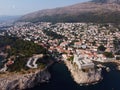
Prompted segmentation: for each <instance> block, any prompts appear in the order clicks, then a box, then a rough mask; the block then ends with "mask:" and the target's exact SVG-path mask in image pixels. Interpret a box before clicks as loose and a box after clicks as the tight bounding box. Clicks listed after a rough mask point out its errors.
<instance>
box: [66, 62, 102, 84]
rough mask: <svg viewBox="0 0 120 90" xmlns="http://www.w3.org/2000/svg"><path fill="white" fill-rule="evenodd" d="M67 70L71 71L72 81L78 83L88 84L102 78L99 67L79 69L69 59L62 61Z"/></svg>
mask: <svg viewBox="0 0 120 90" xmlns="http://www.w3.org/2000/svg"><path fill="white" fill-rule="evenodd" d="M64 63H65V64H66V66H67V67H68V70H69V71H70V72H71V76H72V77H73V79H74V81H75V82H76V83H77V84H80V85H90V84H95V83H97V82H99V81H101V80H102V79H103V77H102V75H101V72H102V70H101V69H95V68H94V69H91V70H88V71H82V70H79V69H78V68H77V67H76V66H74V65H73V64H72V63H71V62H70V61H67V60H66V61H64Z"/></svg>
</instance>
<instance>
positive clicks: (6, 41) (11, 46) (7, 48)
mask: <svg viewBox="0 0 120 90" xmlns="http://www.w3.org/2000/svg"><path fill="white" fill-rule="evenodd" d="M0 51H2V52H4V53H7V54H8V55H7V58H6V59H7V60H8V59H9V58H10V57H11V56H14V58H15V60H14V64H12V65H9V66H8V67H9V68H8V71H10V72H13V71H16V72H18V71H21V70H22V69H25V70H27V69H28V68H27V67H26V63H27V61H28V58H29V57H32V56H33V54H44V55H45V54H47V53H48V52H47V50H46V49H45V48H43V47H42V46H40V45H37V44H35V43H33V42H30V41H24V40H21V39H18V38H13V37H2V36H0ZM6 62H7V61H6Z"/></svg>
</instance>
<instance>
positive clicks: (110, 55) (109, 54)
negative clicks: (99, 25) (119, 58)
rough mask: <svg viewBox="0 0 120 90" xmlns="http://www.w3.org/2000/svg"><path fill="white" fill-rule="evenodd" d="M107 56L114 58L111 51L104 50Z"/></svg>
mask: <svg viewBox="0 0 120 90" xmlns="http://www.w3.org/2000/svg"><path fill="white" fill-rule="evenodd" d="M103 54H104V55H105V56H106V57H107V58H114V55H113V53H112V52H104V53H103Z"/></svg>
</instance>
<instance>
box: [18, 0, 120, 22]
mask: <svg viewBox="0 0 120 90" xmlns="http://www.w3.org/2000/svg"><path fill="white" fill-rule="evenodd" d="M119 3H120V0H93V1H90V2H85V3H78V4H75V5H71V6H67V7H61V8H55V9H46V10H40V11H36V12H33V13H30V14H27V15H24V16H22V17H21V18H20V19H19V21H31V22H39V21H43V22H46V21H48V22H49V21H50V22H98V23H99V22H111V23H120V18H119V17H120V4H119Z"/></svg>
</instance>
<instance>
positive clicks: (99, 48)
mask: <svg viewBox="0 0 120 90" xmlns="http://www.w3.org/2000/svg"><path fill="white" fill-rule="evenodd" d="M105 49H106V48H105V47H104V46H103V45H100V46H99V47H98V51H102V52H104V51H105Z"/></svg>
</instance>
